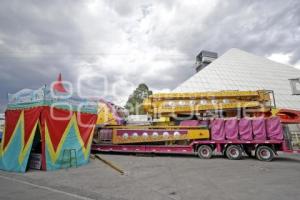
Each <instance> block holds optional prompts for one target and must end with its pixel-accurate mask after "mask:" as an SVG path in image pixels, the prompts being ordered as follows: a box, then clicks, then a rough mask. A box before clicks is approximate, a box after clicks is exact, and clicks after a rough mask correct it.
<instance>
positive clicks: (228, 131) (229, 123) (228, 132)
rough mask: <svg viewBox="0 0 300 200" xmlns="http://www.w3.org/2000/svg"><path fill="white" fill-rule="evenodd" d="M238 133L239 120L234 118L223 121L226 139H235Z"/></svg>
mask: <svg viewBox="0 0 300 200" xmlns="http://www.w3.org/2000/svg"><path fill="white" fill-rule="evenodd" d="M238 134H239V121H238V120H237V119H236V118H232V119H227V120H226V121H225V136H226V139H228V140H237V139H238Z"/></svg>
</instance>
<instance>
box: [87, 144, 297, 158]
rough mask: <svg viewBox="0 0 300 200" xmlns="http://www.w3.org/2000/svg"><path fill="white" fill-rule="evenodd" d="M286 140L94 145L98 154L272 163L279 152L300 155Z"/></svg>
mask: <svg viewBox="0 0 300 200" xmlns="http://www.w3.org/2000/svg"><path fill="white" fill-rule="evenodd" d="M287 144H288V141H286V140H281V141H279V140H252V141H242V140H220V141H216V140H195V141H192V142H191V143H190V144H188V145H141V144H130V145H127V144H124V145H119V144H117V145H116V144H93V145H92V150H93V151H97V152H124V153H155V154H189V155H198V156H199V157H200V158H202V159H209V158H211V157H212V156H213V154H222V155H225V156H227V157H228V158H229V159H231V160H238V159H241V157H242V153H243V152H245V153H246V154H247V155H248V156H255V157H256V158H258V159H259V160H262V161H271V160H273V158H274V156H275V155H277V153H278V152H285V153H294V154H295V153H296V154H300V149H297V150H293V149H290V148H289V147H288V145H287Z"/></svg>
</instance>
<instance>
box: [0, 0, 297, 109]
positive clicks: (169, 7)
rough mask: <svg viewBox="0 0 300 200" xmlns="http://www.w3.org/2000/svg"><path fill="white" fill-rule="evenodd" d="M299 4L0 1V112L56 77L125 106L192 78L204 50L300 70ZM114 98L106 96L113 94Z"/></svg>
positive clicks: (286, 2) (264, 2) (117, 0)
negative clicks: (234, 52)
mask: <svg viewBox="0 0 300 200" xmlns="http://www.w3.org/2000/svg"><path fill="white" fill-rule="evenodd" d="M299 13H300V3H299V1H296V0H288V1H284V2H283V1H279V0H275V1H272V2H270V1H237V0H231V1H210V2H209V3H208V2H207V1H196V0H195V1H188V2H184V1H179V0H178V1H169V0H166V1H158V0H157V1H156V0H155V1H140V0H137V1H122V0H110V1H108V0H107V1H93V0H87V1H58V0H54V1H53V0H52V1H46V0H45V1H34V0H32V1H26V3H25V2H24V3H20V1H12V0H10V1H8V0H7V1H2V2H1V7H0V70H1V73H0V104H1V108H0V109H3V108H4V104H5V103H6V94H7V93H8V92H16V91H17V90H20V89H22V88H25V87H26V88H33V89H34V88H38V87H40V86H41V85H43V84H45V83H47V84H48V83H50V82H51V81H53V80H54V79H55V78H56V76H57V74H58V73H59V72H62V73H63V76H64V78H65V79H66V80H69V81H71V82H73V83H74V84H75V83H76V81H77V79H78V78H79V77H80V76H82V75H98V74H99V75H101V76H105V77H106V79H107V82H108V85H109V86H108V90H109V92H105V91H104V85H103V81H102V80H101V78H99V77H98V78H97V77H93V78H92V79H90V80H89V81H87V82H85V83H84V84H83V86H84V87H86V88H90V89H89V90H86V91H88V92H89V93H91V94H93V93H96V94H101V93H102V94H104V95H103V96H104V98H107V99H110V100H113V101H115V102H117V103H124V100H126V98H127V95H128V94H129V93H130V92H131V89H132V87H134V86H135V85H137V84H138V83H141V82H145V83H146V84H148V85H149V86H150V88H152V89H154V90H158V91H159V90H166V89H172V88H174V87H176V86H177V85H178V84H179V83H181V82H182V81H183V80H185V79H187V78H188V77H190V76H191V75H192V74H193V73H194V68H193V64H194V58H195V55H196V54H197V53H198V52H199V51H200V50H202V49H207V50H212V51H217V52H218V53H219V54H222V53H224V52H225V51H226V50H228V49H230V48H232V47H236V48H241V49H243V50H246V51H249V52H252V53H255V54H257V55H261V56H270V55H272V54H275V53H279V54H289V55H290V61H289V62H290V64H291V65H294V64H296V63H299V62H300V48H299V45H300V15H299ZM111 91H112V92H111Z"/></svg>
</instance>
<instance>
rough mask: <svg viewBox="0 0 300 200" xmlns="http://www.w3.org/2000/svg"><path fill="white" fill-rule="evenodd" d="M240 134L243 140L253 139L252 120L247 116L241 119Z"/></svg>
mask: <svg viewBox="0 0 300 200" xmlns="http://www.w3.org/2000/svg"><path fill="white" fill-rule="evenodd" d="M239 135H240V139H241V140H253V135H252V124H251V120H250V119H247V118H243V119H240V122H239Z"/></svg>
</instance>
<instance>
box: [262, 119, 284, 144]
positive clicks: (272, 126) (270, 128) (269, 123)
mask: <svg viewBox="0 0 300 200" xmlns="http://www.w3.org/2000/svg"><path fill="white" fill-rule="evenodd" d="M266 127H267V137H268V138H269V139H271V140H282V139H283V129H282V125H281V122H280V119H279V117H271V118H268V119H267V120H266Z"/></svg>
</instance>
